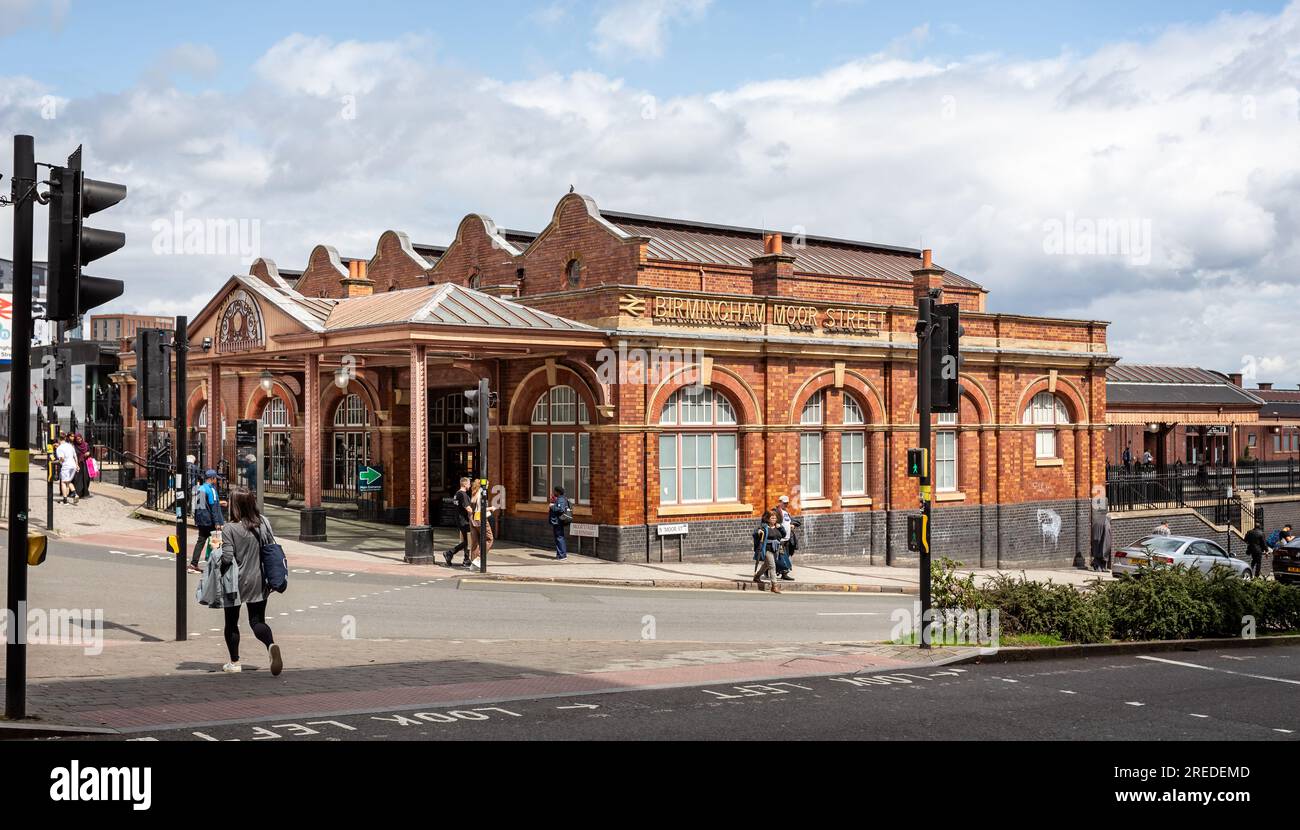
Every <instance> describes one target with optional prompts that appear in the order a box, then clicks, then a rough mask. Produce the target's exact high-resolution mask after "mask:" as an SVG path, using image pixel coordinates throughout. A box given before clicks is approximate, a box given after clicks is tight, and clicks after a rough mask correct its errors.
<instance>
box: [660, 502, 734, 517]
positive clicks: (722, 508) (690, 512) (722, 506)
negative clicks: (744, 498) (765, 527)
mask: <svg viewBox="0 0 1300 830" xmlns="http://www.w3.org/2000/svg"><path fill="white" fill-rule="evenodd" d="M658 512H659V515H660V516H697V515H704V514H708V513H753V512H754V505H752V504H740V503H739V502H701V503H700V504H661V505H659V511H658Z"/></svg>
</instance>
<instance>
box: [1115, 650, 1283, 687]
mask: <svg viewBox="0 0 1300 830" xmlns="http://www.w3.org/2000/svg"><path fill="white" fill-rule="evenodd" d="M1138 659H1139V660H1152V661H1154V662H1156V663H1169V664H1170V665H1173V666H1186V667H1187V668H1189V669H1204V670H1206V671H1217V672H1220V673H1221V674H1235V675H1237V676H1239V677H1249V678H1252V679H1254V680H1271V681H1273V682H1274V683H1290V684H1291V685H1292V686H1300V680H1289V679H1287V678H1285V677H1270V676H1268V675H1267V674H1249V673H1247V672H1243V671H1231V670H1230V669H1216V668H1214V667H1213V666H1201V665H1198V664H1196V663H1183V662H1179V661H1178V660H1164V659H1162V658H1160V657H1148V656H1146V655H1145V654H1140V655H1138Z"/></svg>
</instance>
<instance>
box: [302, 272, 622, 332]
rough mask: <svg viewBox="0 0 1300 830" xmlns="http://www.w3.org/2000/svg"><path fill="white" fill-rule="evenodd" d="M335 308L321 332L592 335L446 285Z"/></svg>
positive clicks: (353, 301) (362, 299) (584, 328)
mask: <svg viewBox="0 0 1300 830" xmlns="http://www.w3.org/2000/svg"><path fill="white" fill-rule="evenodd" d="M335 302H336V305H335V306H334V307H333V309H332V310H331V311H330V314H329V316H328V318H327V319H326V320H325V328H326V329H328V330H330V331H336V330H338V329H351V328H362V327H366V326H384V325H393V324H400V323H415V324H419V323H428V324H434V325H443V326H474V327H492V328H526V329H541V330H550V331H598V329H596V328H595V327H593V326H588V325H586V324H584V323H578V322H575V321H573V320H568V319H565V318H564V317H559V316H557V315H554V314H548V313H546V312H544V311H538V310H537V309H535V308H530V307H528V306H525V305H520V304H519V303H515V302H511V301H510V300H503V299H501V298H500V297H494V296H492V295H491V294H485V293H483V292H482V291H475V290H474V289H472V288H465V287H464V286H461V285H456V284H455V283H450V282H445V283H442V284H441V285H428V286H423V287H420V288H408V289H405V290H402V291H387V292H384V293H381V294H371V295H369V296H366V297H350V298H348V299H344V300H337V301H335Z"/></svg>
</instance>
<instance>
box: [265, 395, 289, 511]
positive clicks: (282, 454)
mask: <svg viewBox="0 0 1300 830" xmlns="http://www.w3.org/2000/svg"><path fill="white" fill-rule="evenodd" d="M262 438H263V441H264V442H265V443H264V452H265V455H266V457H265V459H264V460H263V464H262V481H263V482H265V484H266V485H267V487H269V488H276V489H278V488H284V487H286V486H287V485H288V484H289V456H290V454H291V452H292V446H293V444H292V443H291V440H290V438H289V408H288V407H287V406H285V405H284V400H283V399H281V398H278V397H273V398H271V399H269V400H268V401H267V402H266V406H265V407H263V408H262Z"/></svg>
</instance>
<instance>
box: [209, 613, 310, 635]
mask: <svg viewBox="0 0 1300 830" xmlns="http://www.w3.org/2000/svg"><path fill="white" fill-rule="evenodd" d="M293 613H295V614H301V613H302V609H301V608H295V609H293ZM212 630H213V631H216V629H215V628H214V629H212Z"/></svg>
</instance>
